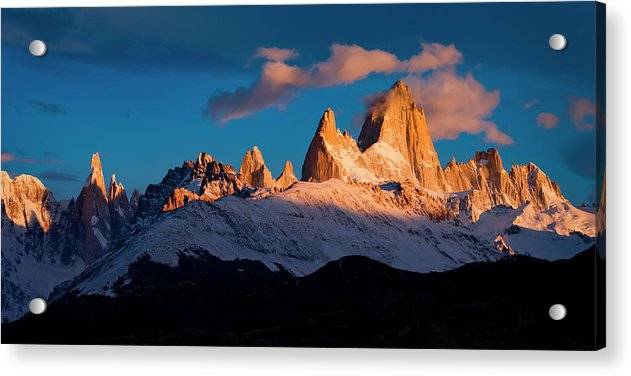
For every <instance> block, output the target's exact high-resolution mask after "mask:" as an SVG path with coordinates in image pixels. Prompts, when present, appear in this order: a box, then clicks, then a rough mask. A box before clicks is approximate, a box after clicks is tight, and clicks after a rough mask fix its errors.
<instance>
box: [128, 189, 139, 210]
mask: <svg viewBox="0 0 631 376" xmlns="http://www.w3.org/2000/svg"><path fill="white" fill-rule="evenodd" d="M139 201H140V192H138V190H137V189H134V191H133V192H132V193H131V197H130V198H129V208H130V209H131V212H132V213H133V214H135V213H136V209H138V202H139Z"/></svg>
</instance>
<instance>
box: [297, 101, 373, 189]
mask: <svg viewBox="0 0 631 376" xmlns="http://www.w3.org/2000/svg"><path fill="white" fill-rule="evenodd" d="M332 178H337V179H341V180H344V181H347V180H355V179H357V180H369V181H375V180H377V178H376V177H375V176H374V174H373V173H372V172H371V171H369V170H368V169H367V166H366V163H365V162H364V160H363V157H362V155H361V151H360V150H359V148H358V147H357V143H356V142H355V140H353V138H352V137H351V136H350V135H349V134H348V133H347V132H346V133H342V132H340V130H339V129H338V128H337V126H336V124H335V113H334V112H333V110H332V109H331V108H327V109H326V110H325V111H324V113H323V114H322V117H321V118H320V123H319V124H318V128H317V130H316V133H315V135H314V136H313V139H312V140H311V144H309V149H308V150H307V154H306V155H305V160H304V163H303V164H302V180H304V181H311V182H324V181H327V180H329V179H332Z"/></svg>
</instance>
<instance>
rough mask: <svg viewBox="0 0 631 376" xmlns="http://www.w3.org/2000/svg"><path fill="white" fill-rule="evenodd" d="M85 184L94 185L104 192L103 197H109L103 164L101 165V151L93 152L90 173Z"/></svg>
mask: <svg viewBox="0 0 631 376" xmlns="http://www.w3.org/2000/svg"><path fill="white" fill-rule="evenodd" d="M85 184H86V185H93V186H94V187H96V188H98V190H99V191H100V192H102V194H103V197H106V198H107V193H106V190H105V178H104V176H103V166H102V165H101V157H100V156H99V153H94V154H92V159H91V160H90V175H88V178H87V180H86V183H85Z"/></svg>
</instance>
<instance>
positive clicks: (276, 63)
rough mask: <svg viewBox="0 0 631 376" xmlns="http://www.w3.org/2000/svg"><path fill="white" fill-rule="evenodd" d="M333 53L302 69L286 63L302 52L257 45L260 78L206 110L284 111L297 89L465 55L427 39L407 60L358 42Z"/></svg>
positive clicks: (438, 64) (432, 65) (225, 114)
mask: <svg viewBox="0 0 631 376" xmlns="http://www.w3.org/2000/svg"><path fill="white" fill-rule="evenodd" d="M330 51H331V54H330V55H329V57H328V58H327V59H326V60H324V61H321V62H316V63H314V64H313V65H311V66H310V67H299V66H295V65H289V64H287V63H286V61H287V60H290V59H292V58H294V57H296V56H297V55H298V52H297V51H295V50H291V49H283V48H277V47H261V48H258V49H257V50H256V52H255V54H254V56H255V57H261V58H264V59H266V60H268V61H267V62H266V63H264V64H263V67H262V70H261V75H260V77H259V78H258V79H257V80H256V81H255V82H254V83H253V84H251V85H250V86H248V87H240V88H238V89H236V90H235V91H232V92H222V93H218V94H216V95H214V96H212V97H211V98H210V99H209V100H208V103H207V106H206V109H205V111H204V112H205V114H206V115H209V116H210V117H211V118H212V119H213V120H216V121H220V122H222V123H225V122H228V121H230V120H234V119H239V118H242V117H245V116H248V115H251V114H253V113H255V112H258V111H261V110H263V109H266V108H270V107H276V108H278V109H283V108H284V107H285V106H286V105H287V104H288V103H289V102H290V101H291V100H292V99H293V98H294V97H295V95H296V94H297V92H298V90H299V89H303V88H307V87H328V86H335V85H344V84H350V83H353V82H355V81H358V80H362V79H364V78H366V77H368V76H369V75H371V74H379V73H381V74H391V73H423V72H427V71H431V70H437V69H447V68H450V67H453V66H454V65H456V64H458V63H459V62H460V61H462V54H461V53H460V52H459V51H458V50H457V49H456V47H455V46H453V45H448V46H445V45H442V44H440V43H423V44H421V51H420V52H419V53H418V54H416V55H413V56H412V57H410V59H408V60H403V61H401V60H399V59H398V58H397V57H396V56H395V55H393V54H391V53H389V52H387V51H383V50H379V49H374V50H366V49H364V48H363V47H361V46H358V45H342V44H333V45H332V46H331V47H330Z"/></svg>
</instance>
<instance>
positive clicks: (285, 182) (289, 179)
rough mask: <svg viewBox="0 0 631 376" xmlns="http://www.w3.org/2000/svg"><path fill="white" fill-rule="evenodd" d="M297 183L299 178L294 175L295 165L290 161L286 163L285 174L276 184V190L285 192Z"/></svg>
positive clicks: (282, 174)
mask: <svg viewBox="0 0 631 376" xmlns="http://www.w3.org/2000/svg"><path fill="white" fill-rule="evenodd" d="M297 181H298V178H296V175H294V165H293V164H292V163H291V162H290V161H286V162H285V166H284V167H283V172H281V174H280V176H279V177H278V179H276V182H275V183H274V188H275V189H276V190H279V191H284V190H285V189H287V188H289V187H291V186H292V185H293V184H294V183H295V182H297Z"/></svg>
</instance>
